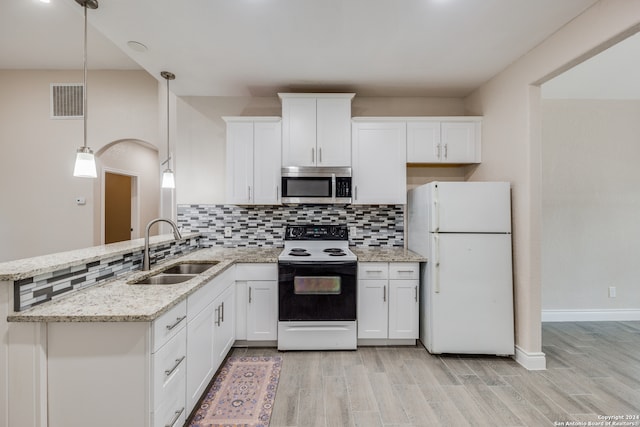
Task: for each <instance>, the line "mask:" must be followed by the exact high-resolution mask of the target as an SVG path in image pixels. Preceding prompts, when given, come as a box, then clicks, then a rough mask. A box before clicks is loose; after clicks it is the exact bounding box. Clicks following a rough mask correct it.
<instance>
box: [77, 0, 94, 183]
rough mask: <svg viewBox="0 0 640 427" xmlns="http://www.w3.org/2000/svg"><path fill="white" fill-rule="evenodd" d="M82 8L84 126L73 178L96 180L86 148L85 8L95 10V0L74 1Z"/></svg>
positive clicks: (90, 154) (90, 155) (92, 161)
mask: <svg viewBox="0 0 640 427" xmlns="http://www.w3.org/2000/svg"><path fill="white" fill-rule="evenodd" d="M76 3H78V4H79V5H80V6H82V7H83V8H84V83H83V86H82V96H83V100H82V107H83V108H82V110H83V111H82V120H83V125H84V143H83V145H82V147H80V148H78V152H77V153H76V164H75V167H74V168H73V176H77V177H81V178H96V177H97V176H98V174H97V173H96V159H95V157H94V156H93V151H91V148H89V147H87V8H89V9H97V8H98V1H97V0H76Z"/></svg>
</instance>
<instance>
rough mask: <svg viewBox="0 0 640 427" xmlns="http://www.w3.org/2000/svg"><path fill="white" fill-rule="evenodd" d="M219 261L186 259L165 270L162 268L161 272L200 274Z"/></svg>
mask: <svg viewBox="0 0 640 427" xmlns="http://www.w3.org/2000/svg"><path fill="white" fill-rule="evenodd" d="M218 263H219V261H211V262H193V261H191V262H190V261H186V262H181V263H180V264H176V265H174V266H173V267H169V268H167V269H166V270H163V271H162V273H163V274H200V273H203V272H205V271H207V270H208V269H210V268H211V267H213V266H214V265H216V264H218Z"/></svg>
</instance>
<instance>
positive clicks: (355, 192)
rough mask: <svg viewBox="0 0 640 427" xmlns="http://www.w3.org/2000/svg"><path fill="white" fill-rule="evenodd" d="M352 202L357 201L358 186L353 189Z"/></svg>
mask: <svg viewBox="0 0 640 427" xmlns="http://www.w3.org/2000/svg"><path fill="white" fill-rule="evenodd" d="M353 200H358V186H357V185H356V186H355V187H353Z"/></svg>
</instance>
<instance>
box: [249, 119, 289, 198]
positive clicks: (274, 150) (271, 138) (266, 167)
mask: <svg viewBox="0 0 640 427" xmlns="http://www.w3.org/2000/svg"><path fill="white" fill-rule="evenodd" d="M281 129H282V125H281V123H280V122H275V123H274V122H254V124H253V136H254V140H253V141H254V142H253V150H254V151H253V159H254V160H253V166H254V173H253V200H252V202H253V203H254V204H256V205H275V204H279V203H280V169H281V167H280V165H281V163H280V162H281V159H282V157H281V133H282V132H281Z"/></svg>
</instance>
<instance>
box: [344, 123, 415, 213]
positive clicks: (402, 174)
mask: <svg viewBox="0 0 640 427" xmlns="http://www.w3.org/2000/svg"><path fill="white" fill-rule="evenodd" d="M352 142H353V172H352V175H353V199H354V202H353V203H354V204H360V205H362V204H374V205H377V204H405V203H406V202H407V152H406V147H407V144H406V125H405V123H403V122H360V123H354V124H353V139H352Z"/></svg>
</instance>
